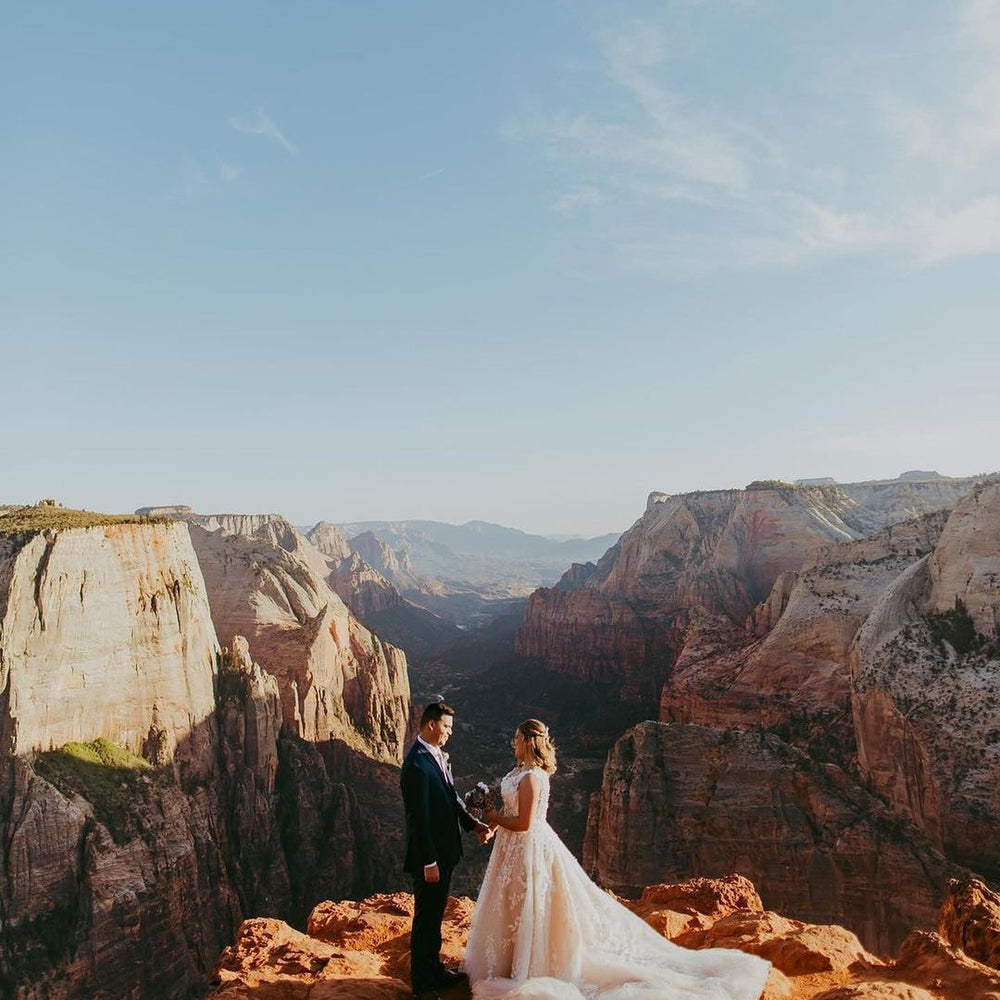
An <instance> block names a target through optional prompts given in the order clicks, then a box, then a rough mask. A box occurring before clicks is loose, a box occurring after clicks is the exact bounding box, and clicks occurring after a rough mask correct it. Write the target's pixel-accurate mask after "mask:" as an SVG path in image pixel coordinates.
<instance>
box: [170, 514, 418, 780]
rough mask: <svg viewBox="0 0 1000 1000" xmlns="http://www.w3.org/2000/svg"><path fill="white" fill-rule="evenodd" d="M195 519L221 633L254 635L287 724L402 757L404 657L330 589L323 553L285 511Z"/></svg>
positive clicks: (406, 691) (389, 757) (225, 636)
mask: <svg viewBox="0 0 1000 1000" xmlns="http://www.w3.org/2000/svg"><path fill="white" fill-rule="evenodd" d="M188 520H189V521H191V522H192V523H191V538H192V541H193V543H194V547H195V551H196V552H197V554H198V560H199V563H200V564H201V567H202V571H203V573H204V576H205V585H206V588H207V590H208V597H209V601H210V602H211V606H212V618H213V620H214V621H215V626H216V629H217V631H218V634H219V638H220V640H221V641H222V642H224V643H229V642H231V641H232V637H233V636H234V635H245V636H246V637H247V639H248V640H249V643H250V652H251V654H252V656H253V658H254V659H255V660H257V661H258V662H260V663H261V664H262V665H263V666H264V667H265V669H266V670H267V671H268V672H269V673H271V674H273V675H274V676H275V677H277V679H278V684H279V687H280V691H281V703H282V712H283V716H284V722H285V725H286V726H287V727H289V729H291V730H292V731H293V732H295V733H296V734H297V735H299V736H301V737H303V738H304V739H307V740H310V741H325V740H330V739H337V740H342V741H344V742H345V743H347V744H348V745H350V746H352V747H354V748H355V749H357V750H359V751H360V752H362V753H365V754H367V755H369V756H372V757H375V758H378V759H382V760H386V761H395V762H398V761H399V760H401V759H402V751H403V741H404V738H405V735H406V725H407V717H408V712H409V697H410V688H409V680H408V676H407V670H406V658H405V656H404V654H403V653H402V651H401V650H398V649H396V648H395V647H394V646H391V645H389V644H388V643H385V642H383V641H382V640H381V639H380V638H379V637H378V636H377V635H375V634H374V633H372V632H371V631H369V630H368V629H367V628H365V627H364V626H363V625H362V624H361V623H360V622H359V621H358V620H357V619H356V618H355V617H354V616H353V615H352V614H351V613H350V612H349V610H348V608H347V606H346V605H345V604H344V602H343V601H342V600H341V598H340V597H339V596H338V595H337V594H336V593H334V592H333V590H331V588H330V586H329V584H328V582H327V576H328V575H329V571H330V570H329V565H328V563H327V560H326V558H325V557H324V556H323V555H322V553H320V552H319V551H318V550H317V549H316V548H315V547H314V546H313V545H311V544H310V543H309V542H308V541H306V539H305V538H303V537H302V535H300V534H299V533H298V532H297V531H296V530H295V529H294V528H293V527H292V525H290V524H289V523H288V522H287V521H286V520H285V519H284V518H281V517H278V516H277V515H219V516H212V517H203V516H193V517H189V518H188Z"/></svg>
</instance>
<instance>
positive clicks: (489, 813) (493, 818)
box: [483, 806, 500, 826]
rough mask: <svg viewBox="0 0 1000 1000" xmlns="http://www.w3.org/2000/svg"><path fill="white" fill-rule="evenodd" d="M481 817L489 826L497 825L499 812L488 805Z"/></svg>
mask: <svg viewBox="0 0 1000 1000" xmlns="http://www.w3.org/2000/svg"><path fill="white" fill-rule="evenodd" d="M483 819H485V820H486V822H487V823H489V825H490V826H497V825H498V821H499V819H500V813H498V812H497V811H496V809H494V808H493V807H492V806H490V807H489V808H488V809H487V810H486V812H485V813H484V814H483Z"/></svg>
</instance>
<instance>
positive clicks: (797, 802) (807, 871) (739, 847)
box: [584, 722, 953, 951]
mask: <svg viewBox="0 0 1000 1000" xmlns="http://www.w3.org/2000/svg"><path fill="white" fill-rule="evenodd" d="M584 860H585V864H586V866H587V868H588V869H589V870H590V872H591V873H592V875H593V876H594V877H595V878H596V879H597V880H598V881H599V882H600V883H601V884H603V885H606V886H609V887H611V888H613V889H614V890H615V891H625V892H628V893H631V892H635V891H637V890H638V889H639V888H640V887H641V886H643V885H646V884H648V883H650V882H661V881H669V880H672V879H675V878H683V877H684V876H686V875H689V874H691V873H694V874H696V875H702V876H708V877H716V876H719V875H721V874H722V873H724V872H729V871H733V870H737V871H739V872H741V873H742V874H744V875H747V876H748V877H750V878H751V879H753V881H754V882H755V883H756V884H757V885H758V886H759V887H760V888H761V891H762V895H763V897H764V900H765V902H766V903H767V905H768V906H769V907H772V908H774V909H778V910H781V911H783V912H785V913H788V914H790V915H792V916H793V917H796V918H800V919H804V920H816V921H819V922H821V923H837V924H843V925H845V926H847V927H849V928H850V929H851V930H853V931H854V932H855V933H857V934H858V935H859V937H860V938H861V939H862V941H864V942H865V944H866V945H867V946H868V947H870V948H874V949H876V950H880V951H885V950H889V949H890V948H892V947H893V946H894V945H897V944H898V943H899V942H900V941H901V940H902V938H903V936H904V935H905V934H906V933H908V932H909V930H910V929H911V928H912V927H914V926H915V925H916V926H920V925H924V926H930V925H931V924H932V923H933V920H934V916H935V913H936V909H937V906H938V903H939V899H940V896H939V893H940V891H941V887H942V886H943V884H944V881H945V879H946V878H947V877H948V875H949V873H950V872H951V871H952V870H953V869H951V868H950V867H949V866H948V864H947V863H946V862H945V861H944V859H943V858H942V857H941V856H940V855H937V854H935V852H934V851H933V850H932V849H931V848H930V847H929V845H927V844H926V843H925V842H923V841H922V839H921V836H920V834H919V832H918V831H916V830H907V828H906V827H905V826H904V825H900V824H899V823H897V822H896V821H894V820H893V818H892V817H891V815H890V814H889V812H888V810H887V809H886V808H885V806H884V805H883V804H882V803H881V802H880V801H879V800H878V799H876V798H875V797H874V796H872V795H870V794H868V793H867V792H865V791H863V790H862V789H861V788H860V787H858V786H857V785H856V784H855V783H854V782H853V781H852V780H851V779H850V777H849V776H848V775H847V774H846V773H845V772H844V771H842V770H841V769H840V768H837V767H835V766H834V765H832V764H827V765H818V764H815V763H814V762H813V761H812V760H811V759H810V758H809V757H808V756H807V755H805V754H804V753H802V752H800V751H798V750H796V749H794V748H792V747H790V746H788V745H787V744H785V743H783V742H782V741H781V740H780V739H778V738H777V737H776V736H774V735H770V734H765V733H761V732H759V731H757V732H737V731H726V730H722V729H717V728H709V727H704V726H693V725H681V724H669V725H668V724H661V723H653V722H647V723H642V724H640V725H638V726H636V727H635V728H633V729H631V730H629V732H628V733H626V734H625V735H624V736H623V737H622V738H621V739H620V740H619V741H618V743H617V744H616V745H615V747H614V748H613V749H612V751H611V753H610V755H609V757H608V762H607V764H606V766H605V770H604V780H603V783H602V785H601V791H600V793H599V794H598V795H595V796H594V798H593V799H592V802H591V809H590V816H589V821H588V829H587V838H586V843H585V847H584ZM901 886H905V887H906V888H905V892H901V891H900V887H901Z"/></svg>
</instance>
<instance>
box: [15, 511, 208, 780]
mask: <svg viewBox="0 0 1000 1000" xmlns="http://www.w3.org/2000/svg"><path fill="white" fill-rule="evenodd" d="M217 651H218V644H217V642H216V635H215V628H214V627H213V623H212V617H211V612H210V609H209V604H208V600H207V598H206V596H205V587H204V583H203V580H202V573H201V568H200V566H199V564H198V560H197V558H196V556H195V553H194V550H193V549H192V547H191V541H190V538H189V536H188V531H187V527H186V526H185V525H183V524H177V523H164V524H135V523H127V522H126V523H108V524H103V525H97V526H95V527H89V528H69V529H65V530H55V529H49V530H45V531H35V532H33V531H26V532H19V533H15V534H6V533H0V692H2V694H0V748H2V749H3V750H6V751H7V752H8V753H15V754H20V753H26V752H29V751H31V750H48V749H50V748H51V747H54V746H62V745H63V744H65V743H69V742H72V741H77V740H92V739H95V738H97V737H104V738H105V739H107V740H110V741H111V742H113V743H116V744H119V745H121V746H124V747H127V748H128V749H130V750H132V751H133V752H135V753H137V754H141V753H142V750H143V746H144V744H145V742H146V741H147V739H149V738H150V737H151V736H152V737H154V738H156V739H157V740H159V741H160V742H161V743H162V744H163V745H164V747H165V749H166V751H167V752H168V754H169V755H171V756H172V753H173V750H174V748H175V747H176V746H177V743H178V741H179V740H180V739H181V738H182V737H188V736H189V734H191V733H193V732H196V731H197V729H198V726H199V724H200V723H201V722H202V721H203V720H204V719H206V718H208V717H209V716H211V714H212V712H213V711H214V708H215V693H214V683H215V657H216V653H217ZM188 750H189V752H188V753H187V755H186V761H187V762H189V763H191V764H192V766H198V767H200V766H202V765H203V763H204V757H205V754H206V753H208V752H210V751H209V750H208V748H207V746H205V745H199V746H192V747H188Z"/></svg>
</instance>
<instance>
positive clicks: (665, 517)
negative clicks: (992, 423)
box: [517, 480, 973, 711]
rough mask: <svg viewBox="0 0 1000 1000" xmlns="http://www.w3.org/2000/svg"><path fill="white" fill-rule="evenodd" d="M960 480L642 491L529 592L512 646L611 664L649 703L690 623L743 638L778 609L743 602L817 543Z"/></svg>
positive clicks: (588, 665) (918, 505)
mask: <svg viewBox="0 0 1000 1000" xmlns="http://www.w3.org/2000/svg"><path fill="white" fill-rule="evenodd" d="M972 485H973V480H941V481H936V482H933V483H898V482H894V483H891V484H848V485H842V486H797V487H793V486H788V485H786V484H769V483H765V484H759V485H751V486H750V487H748V488H747V489H746V490H726V491H716V492H708V493H689V494H684V495H681V496H667V495H665V494H653V495H652V496H651V497H650V502H649V504H648V506H647V510H646V513H645V514H644V515H643V517H642V518H640V519H639V521H637V522H636V524H635V525H633V527H632V528H630V529H629V530H628V531H627V532H626V533H625V534H624V535H622V537H621V539H620V540H619V541H618V544H617V545H615V546H614V547H613V548H612V549H610V550H609V551H608V553H607V554H606V555H605V556H604V557H603V558H602V559H601V560H600V562H598V563H597V565H596V566H595V567H594V568H593V570H590V571H586V572H584V571H583V569H581V568H574V569H573V571H572V572H571V575H570V576H569V577H567V578H565V579H564V581H562V582H561V584H559V585H557V587H555V588H542V589H541V590H538V591H536V592H535V593H534V594H533V595H532V597H531V599H530V600H529V603H528V607H527V609H526V612H525V617H524V622H523V624H522V627H521V630H520V632H519V634H518V639H517V649H518V652H519V653H520V654H521V655H523V656H527V657H531V658H535V659H538V660H539V661H540V662H541V663H542V664H543V665H544V666H546V667H547V668H549V669H553V670H559V671H563V672H567V673H571V674H574V675H576V676H580V677H583V678H585V679H595V680H596V679H598V678H602V679H606V677H607V675H608V673H609V672H610V673H612V674H614V673H615V672H617V674H618V676H619V677H620V678H621V685H622V695H623V697H626V698H629V699H635V700H639V701H646V700H648V701H651V702H652V703H653V704H655V703H656V701H657V700H658V698H659V693H660V687H661V685H662V682H663V681H664V680H666V679H667V676H668V672H669V670H670V667H671V666H672V664H673V662H674V660H676V659H677V657H678V656H679V655H680V654H681V651H682V650H683V649H684V647H685V644H686V642H687V639H688V633H689V629H690V628H691V627H692V625H697V624H698V623H699V622H701V621H702V620H707V621H708V622H709V623H711V622H718V621H720V620H724V621H725V622H727V623H728V627H729V628H734V627H735V628H739V629H743V630H744V631H745V632H746V633H747V634H745V635H744V636H743V637H742V641H741V642H739V646H740V647H741V648H742V647H745V646H747V645H748V644H749V643H750V642H751V641H752V640H753V639H754V638H755V637H756V635H759V634H760V632H761V630H762V627H763V626H764V618H767V619H768V624H770V623H771V622H772V621H774V620H776V617H777V614H779V613H780V610H781V609H780V607H775V606H772V607H771V608H770V609H769V610H768V611H766V612H761V613H760V614H759V616H758V618H757V619H756V620H754V619H753V618H752V617H751V616H752V615H753V613H754V610H755V608H757V606H758V605H759V604H761V603H762V602H764V601H765V600H766V599H767V598H768V597H769V595H770V594H771V591H772V589H773V588H774V586H775V584H776V582H777V581H779V579H782V578H783V577H784V575H785V574H789V573H794V572H797V571H799V570H800V569H801V568H802V566H803V564H804V563H805V562H806V561H807V560H808V559H809V558H811V557H812V556H813V555H815V553H816V552H817V551H818V549H819V548H820V547H821V546H823V545H828V544H829V543H831V542H840V541H852V540H856V539H858V538H863V537H867V536H869V535H872V534H875V533H877V532H878V531H880V530H881V529H883V528H885V527H887V526H888V525H890V524H895V523H898V522H900V521H903V520H907V519H911V518H913V517H915V516H918V515H919V514H923V513H928V512H930V511H934V510H940V509H947V508H950V507H951V506H953V505H954V504H955V503H957V501H958V499H959V498H960V497H961V496H962V495H964V494H965V493H966V492H968V490H969V489H970V488H971V486H972ZM584 569H585V568H584ZM784 579H785V584H784V586H785V587H786V588H787V587H788V586H789V579H788V578H787V577H784ZM778 603H779V605H780V600H779V602H778ZM748 618H750V619H751V621H750V622H749V627H747V620H748ZM754 633H756V635H755V634H754ZM736 707H737V709H738V710H741V711H744V710H746V711H749V710H750V707H747V706H741V705H739V704H737V705H736Z"/></svg>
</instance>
